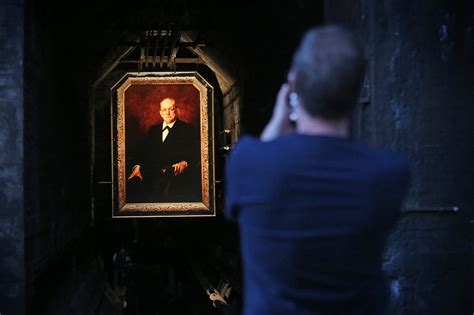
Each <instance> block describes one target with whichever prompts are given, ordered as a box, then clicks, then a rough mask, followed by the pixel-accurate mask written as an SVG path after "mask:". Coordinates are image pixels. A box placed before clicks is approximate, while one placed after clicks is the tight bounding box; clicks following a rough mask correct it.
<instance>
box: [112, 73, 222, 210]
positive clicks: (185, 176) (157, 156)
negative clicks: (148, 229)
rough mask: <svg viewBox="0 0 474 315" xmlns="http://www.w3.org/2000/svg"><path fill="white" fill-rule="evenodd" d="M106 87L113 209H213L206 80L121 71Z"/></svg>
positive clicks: (194, 75)
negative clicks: (109, 106) (109, 108)
mask: <svg viewBox="0 0 474 315" xmlns="http://www.w3.org/2000/svg"><path fill="white" fill-rule="evenodd" d="M111 92H112V97H111V100H112V203H113V214H112V216H113V217H114V218H131V217H166V216H172V217H176V216H180V217H182V216H214V215H215V188H214V143H213V141H214V140H213V139H214V135H213V124H214V121H213V113H214V108H213V98H214V95H213V87H212V86H211V85H210V84H209V83H208V82H207V81H206V80H205V79H204V78H203V77H202V76H201V75H199V73H197V72H173V73H167V72H166V73H163V72H159V73H127V74H126V75H125V76H124V77H123V78H122V79H120V80H119V82H117V83H116V84H115V85H114V86H113V87H112V89H111Z"/></svg>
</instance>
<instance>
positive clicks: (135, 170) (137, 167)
mask: <svg viewBox="0 0 474 315" xmlns="http://www.w3.org/2000/svg"><path fill="white" fill-rule="evenodd" d="M135 177H138V178H139V179H140V181H141V182H142V181H143V177H142V173H140V165H135V166H134V167H133V169H132V173H131V174H130V176H128V180H131V179H133V178H135Z"/></svg>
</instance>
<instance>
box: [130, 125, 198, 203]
mask: <svg viewBox="0 0 474 315" xmlns="http://www.w3.org/2000/svg"><path fill="white" fill-rule="evenodd" d="M162 134H163V123H161V124H158V125H155V126H152V127H151V128H150V130H149V131H148V134H147V136H146V138H145V141H144V145H143V150H142V152H141V153H140V163H138V164H140V166H141V174H142V176H143V181H142V182H137V181H136V183H135V184H134V185H136V186H137V189H136V190H137V192H138V193H136V192H134V193H133V194H132V195H131V196H130V198H128V199H131V200H129V201H130V202H140V201H141V202H175V201H178V202H179V201H200V200H201V186H200V183H201V180H200V150H199V131H198V130H196V129H195V128H193V127H192V125H190V124H187V123H185V122H183V121H180V120H179V119H177V120H176V121H175V123H174V125H173V127H172V128H171V130H170V131H169V134H168V135H167V137H166V139H165V141H164V142H163V141H162ZM181 161H185V162H186V163H187V167H186V169H185V171H184V173H183V174H181V175H175V174H174V170H173V167H172V165H173V164H176V163H179V162H181ZM133 190H134V189H132V191H133ZM133 195H135V196H133ZM135 198H136V199H137V200H133V199H135Z"/></svg>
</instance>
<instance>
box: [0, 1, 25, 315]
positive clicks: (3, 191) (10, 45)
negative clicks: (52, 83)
mask: <svg viewBox="0 0 474 315" xmlns="http://www.w3.org/2000/svg"><path fill="white" fill-rule="evenodd" d="M23 7H24V4H23V1H2V3H1V5H0V8H1V10H0V313H2V314H23V313H24V311H25V309H24V304H25V286H24V280H25V273H24V254H25V248H24V231H25V230H24V224H23V220H24V203H23V188H24V183H23V159H24V153H23V143H24V137H23V127H24V124H23V118H24V112H23V35H24V29H23V18H24V16H23Z"/></svg>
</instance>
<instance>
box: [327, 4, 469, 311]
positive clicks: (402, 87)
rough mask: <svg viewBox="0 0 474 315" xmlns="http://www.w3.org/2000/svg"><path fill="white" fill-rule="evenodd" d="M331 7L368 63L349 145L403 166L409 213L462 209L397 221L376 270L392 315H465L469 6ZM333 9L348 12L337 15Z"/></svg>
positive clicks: (334, 18) (333, 18)
mask: <svg viewBox="0 0 474 315" xmlns="http://www.w3.org/2000/svg"><path fill="white" fill-rule="evenodd" d="M338 2H340V6H339V7H338V5H337V4H334V3H332V4H331V7H332V8H331V9H332V10H333V11H329V12H326V13H327V15H329V16H330V17H331V18H330V19H329V21H339V22H341V21H342V22H348V20H351V21H349V22H348V23H349V24H351V25H352V26H353V27H355V28H356V29H357V30H358V31H359V34H360V35H361V37H362V38H363V39H364V40H365V43H366V48H367V55H368V72H367V77H368V79H369V91H368V93H369V100H370V104H369V105H368V106H367V107H366V108H365V109H363V110H360V111H359V112H358V113H357V115H356V117H355V119H354V123H355V126H354V127H355V128H354V131H355V137H356V138H359V139H360V140H361V141H364V142H367V143H370V144H372V145H374V146H377V147H385V148H389V149H392V150H395V151H399V152H401V153H403V154H404V155H406V156H407V157H408V158H409V159H410V161H411V166H412V186H411V189H410V193H409V196H408V198H407V200H406V207H407V208H412V209H418V210H420V211H421V210H426V209H427V208H437V207H440V208H447V209H448V208H452V207H454V206H457V207H459V208H460V211H458V212H453V211H446V212H432V211H431V212H420V211H418V212H407V213H405V214H404V215H403V216H402V219H401V221H400V222H399V225H398V226H397V228H396V229H395V231H394V233H393V234H392V235H391V238H390V242H389V244H388V248H387V252H386V256H385V260H384V266H383V268H384V270H385V271H386V273H387V275H388V277H389V278H390V281H391V289H392V290H391V291H392V306H391V307H392V311H393V313H394V314H406V315H409V314H410V315H411V314H430V315H433V314H471V312H472V306H471V299H472V286H471V281H472V271H471V267H470V264H471V254H472V249H471V243H472V238H471V234H470V226H469V220H471V219H472V217H473V208H474V191H473V185H472V178H474V169H473V168H472V161H473V160H474V150H473V136H474V125H473V124H472V117H473V116H474V107H473V106H472V102H473V99H474V88H473V87H474V66H473V62H472V57H473V56H474V10H473V6H472V4H466V3H461V2H451V3H449V2H448V1H423V0H420V1H398V0H396V1H395V0H393V1H371V0H367V1H364V0H359V1H356V2H353V3H350V4H349V5H348V2H347V1H338ZM338 8H339V9H342V10H344V9H345V10H347V9H348V8H349V10H351V14H347V12H346V14H343V13H342V14H338V12H336V11H337V9H338ZM334 10H336V11H334ZM348 16H349V18H347V17H348Z"/></svg>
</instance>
